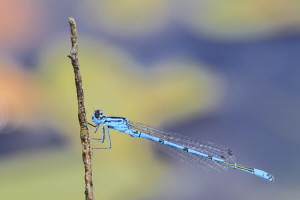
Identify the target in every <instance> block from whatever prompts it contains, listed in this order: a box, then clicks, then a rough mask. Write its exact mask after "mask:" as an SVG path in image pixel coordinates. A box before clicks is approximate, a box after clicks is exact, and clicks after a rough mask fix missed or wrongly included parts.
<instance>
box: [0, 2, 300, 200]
mask: <svg viewBox="0 0 300 200" xmlns="http://www.w3.org/2000/svg"><path fill="white" fill-rule="evenodd" d="M299 13H300V2H299V1H298V0H291V1H284V0H264V1H261V0H243V1H217V0H199V1H193V0H189V1H184V0H143V1H140V0H98V1H79V0H73V1H58V0H52V1H35V0H26V1H18V0H10V1H5V0H1V1H0V198H1V199H14V200H15V199H31V200H34V199H43V200H48V199H49V200H50V199H51V200H52V199H74V200H76V199H78V200H79V199H84V194H83V192H84V180H83V176H84V171H83V164H82V158H81V144H80V140H79V125H78V121H77V101H76V93H75V85H74V77H73V76H74V75H73V71H72V66H71V64H70V60H69V58H67V55H68V53H69V51H70V49H71V44H70V38H69V24H68V17H74V18H75V20H76V22H77V26H78V34H79V45H80V46H79V56H80V57H79V59H80V64H81V72H82V76H83V84H84V89H85V95H86V101H87V105H86V106H87V110H88V113H87V114H88V116H89V117H90V116H91V115H92V113H93V110H94V109H102V110H103V112H104V115H111V116H123V117H128V118H129V119H131V120H133V121H138V122H143V123H146V124H150V125H153V126H157V127H161V128H164V129H166V130H169V131H173V132H177V133H181V134H185V135H189V136H192V137H196V138H199V139H202V140H206V141H211V142H213V143H216V144H219V145H222V146H227V147H229V148H230V149H232V150H233V152H234V153H235V155H236V158H237V163H239V164H243V165H246V166H249V167H255V168H258V169H262V170H265V171H267V172H269V173H271V174H273V175H274V176H275V182H274V183H270V182H268V181H266V180H264V179H261V178H259V177H256V176H253V175H251V174H247V173H244V172H240V171H237V170H228V171H226V172H221V173H218V172H211V171H203V170H200V169H198V168H195V167H193V166H190V165H188V164H185V163H182V162H180V161H178V160H177V159H175V158H173V157H171V156H169V155H166V154H164V152H162V151H160V150H159V148H157V147H156V145H154V146H153V145H152V143H151V142H149V141H145V140H143V139H139V138H131V137H129V136H127V135H125V134H123V133H118V132H116V131H111V133H112V143H113V148H112V149H111V150H99V151H96V152H94V156H93V170H94V171H93V173H94V184H95V197H96V199H111V200H114V199H123V200H126V199H131V200H150V199H151V200H153V199H164V200H169V199H170V200H171V199H172V200H182V199H185V200H196V199H197V200H198V199H223V200H226V199H231V200H233V199H236V200H237V199H244V200H248V199H249V200H250V199H256V200H262V199H272V200H275V199H277V200H279V199H280V200H281V199H286V200H294V199H295V200H296V199H299V198H300V192H299V188H300V181H299V179H300V172H299V168H300V159H299V156H298V154H299V152H300V134H299V130H300V123H299V121H300V92H299V91H300V90H299V89H300V56H299V55H300V14H299ZM95 137H96V136H95ZM92 145H93V146H98V145H99V144H94V143H93V144H92Z"/></svg>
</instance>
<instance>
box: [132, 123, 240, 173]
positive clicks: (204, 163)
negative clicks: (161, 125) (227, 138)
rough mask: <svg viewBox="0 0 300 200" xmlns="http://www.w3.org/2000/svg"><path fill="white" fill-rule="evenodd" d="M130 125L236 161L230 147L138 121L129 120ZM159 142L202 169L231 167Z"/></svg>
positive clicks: (226, 159)
mask: <svg viewBox="0 0 300 200" xmlns="http://www.w3.org/2000/svg"><path fill="white" fill-rule="evenodd" d="M129 125H130V128H132V129H134V130H137V131H141V132H143V133H146V134H148V135H151V136H154V137H157V138H160V139H163V140H166V141H169V142H172V143H175V144H178V145H181V146H184V147H186V148H189V149H193V150H195V151H198V152H201V153H204V154H207V155H209V156H212V157H216V158H219V159H222V160H224V161H227V162H230V163H234V155H233V153H232V151H231V150H230V149H228V148H225V147H220V146H217V145H215V144H213V143H210V142H205V141H201V140H198V139H195V138H191V137H188V136H184V135H180V134H176V133H170V132H165V131H163V130H161V129H157V128H153V127H150V126H148V125H144V124H141V123H138V122H132V121H129ZM155 143H157V142H155ZM157 144H159V147H160V148H161V149H162V150H163V151H165V152H167V153H168V154H170V155H171V156H174V157H175V158H177V159H179V160H181V161H183V162H186V163H189V164H191V165H193V166H196V167H200V168H202V169H208V170H214V171H221V170H227V169H228V168H229V167H228V166H225V165H222V164H220V163H217V162H213V161H211V160H210V159H207V158H206V157H202V156H199V155H195V154H191V153H188V152H186V151H183V150H182V149H178V148H175V147H172V146H168V145H163V144H160V143H157Z"/></svg>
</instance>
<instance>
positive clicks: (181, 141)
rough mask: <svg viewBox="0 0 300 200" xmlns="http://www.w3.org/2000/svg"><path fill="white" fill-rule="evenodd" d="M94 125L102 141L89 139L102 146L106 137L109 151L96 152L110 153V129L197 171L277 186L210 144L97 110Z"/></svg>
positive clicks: (223, 149) (93, 118) (227, 152)
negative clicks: (231, 173) (240, 174)
mask: <svg viewBox="0 0 300 200" xmlns="http://www.w3.org/2000/svg"><path fill="white" fill-rule="evenodd" d="M92 121H93V122H95V125H93V124H90V123H88V127H89V128H90V129H91V130H92V131H93V132H94V133H96V132H97V130H98V128H99V127H100V126H101V129H102V137H101V138H98V139H96V138H88V139H89V140H91V141H96V142H100V143H103V142H104V140H105V137H106V136H107V138H108V144H109V146H108V147H106V148H94V149H110V148H111V140H110V133H109V129H114V130H117V131H120V132H123V133H126V134H128V135H130V136H132V137H141V138H146V139H148V140H152V141H154V142H158V143H160V144H161V145H162V147H163V148H164V149H165V150H166V151H167V152H169V153H170V154H171V155H173V156H175V157H177V158H179V159H180V160H182V161H184V162H187V163H190V164H192V165H194V166H196V167H201V168H205V169H212V170H217V171H220V170H226V169H228V168H233V169H238V170H241V171H245V172H248V173H251V174H254V175H256V176H259V177H262V178H264V179H267V180H269V181H271V182H274V177H273V176H272V175H271V174H269V173H267V172H265V171H262V170H259V169H255V168H250V167H245V166H242V165H238V164H236V163H235V161H234V155H233V153H232V151H231V150H230V149H227V148H222V147H218V146H216V145H214V144H212V143H210V142H204V141H200V140H197V139H194V138H190V137H188V136H183V135H179V134H176V133H169V132H165V131H163V130H160V129H156V128H153V127H150V126H147V125H144V124H141V123H137V122H132V121H129V120H128V119H127V118H124V117H108V116H103V115H102V111H101V110H96V111H95V112H94V114H93V116H92ZM91 126H92V127H94V128H95V129H93V128H92V127H91Z"/></svg>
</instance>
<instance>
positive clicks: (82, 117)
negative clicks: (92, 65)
mask: <svg viewBox="0 0 300 200" xmlns="http://www.w3.org/2000/svg"><path fill="white" fill-rule="evenodd" d="M69 23H70V28H71V42H72V49H71V51H70V54H69V55H68V57H69V58H70V59H71V62H72V65H73V69H74V74H75V85H76V90H77V100H78V120H79V125H80V138H81V144H82V159H83V164H84V170H85V176H84V178H85V192H84V193H85V199H86V200H93V199H94V187H93V176H92V158H91V150H90V141H89V140H88V139H87V138H89V132H88V128H87V125H86V124H87V120H86V111H85V100H84V92H83V87H82V80H81V74H80V70H79V61H78V43H77V42H78V41H77V30H76V23H75V20H74V19H73V18H69Z"/></svg>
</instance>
